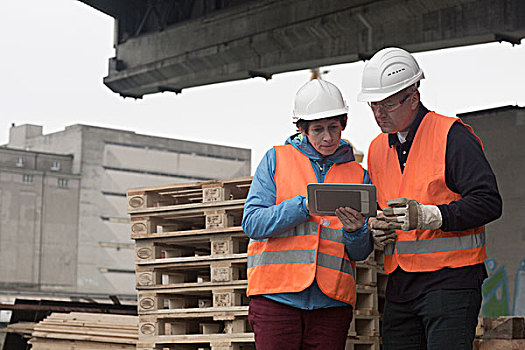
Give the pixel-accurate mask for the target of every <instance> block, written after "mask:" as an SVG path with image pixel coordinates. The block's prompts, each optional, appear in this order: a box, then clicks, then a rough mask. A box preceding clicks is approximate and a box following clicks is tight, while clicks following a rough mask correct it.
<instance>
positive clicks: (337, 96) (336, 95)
mask: <svg viewBox="0 0 525 350" xmlns="http://www.w3.org/2000/svg"><path fill="white" fill-rule="evenodd" d="M347 112H348V107H347V106H346V103H345V101H344V100H343V95H341V91H339V89H338V88H337V86H335V85H334V84H332V83H329V82H327V81H326V80H322V79H313V80H310V81H309V82H308V83H306V84H304V85H303V86H302V87H301V88H300V89H299V90H298V91H297V93H296V94H295V103H294V110H293V117H292V119H293V121H294V122H296V121H298V120H299V119H303V120H316V119H323V118H329V117H335V116H337V115H341V114H346V113H347Z"/></svg>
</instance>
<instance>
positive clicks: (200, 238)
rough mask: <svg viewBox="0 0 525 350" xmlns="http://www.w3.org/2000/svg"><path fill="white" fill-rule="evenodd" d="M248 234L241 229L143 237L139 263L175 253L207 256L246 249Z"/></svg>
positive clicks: (137, 246) (138, 248) (139, 242)
mask: <svg viewBox="0 0 525 350" xmlns="http://www.w3.org/2000/svg"><path fill="white" fill-rule="evenodd" d="M248 242H249V239H248V236H246V234H245V233H244V232H242V231H241V230H235V231H229V232H224V231H218V232H214V233H211V234H210V233H208V234H201V235H186V234H184V235H179V236H167V237H159V238H148V239H140V240H137V241H136V243H135V253H136V254H135V261H136V263H137V264H140V263H142V262H147V261H151V260H158V259H164V258H174V257H191V256H199V257H205V256H209V257H210V258H211V257H213V256H219V255H228V254H230V255H231V254H241V253H246V251H247V249H248Z"/></svg>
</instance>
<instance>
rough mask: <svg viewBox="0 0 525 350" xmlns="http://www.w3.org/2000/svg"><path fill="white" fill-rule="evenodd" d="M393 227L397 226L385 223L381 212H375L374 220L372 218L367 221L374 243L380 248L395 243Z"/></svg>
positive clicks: (395, 236)
mask: <svg viewBox="0 0 525 350" xmlns="http://www.w3.org/2000/svg"><path fill="white" fill-rule="evenodd" d="M393 226H397V224H392V223H387V222H386V221H385V217H384V215H383V212H381V211H378V212H377V216H376V217H375V218H374V217H372V218H370V219H368V227H369V228H370V233H371V234H372V238H373V239H374V243H375V244H376V245H377V246H378V247H381V248H384V247H385V246H386V245H387V244H390V243H394V242H395V241H396V238H397V234H396V232H395V231H394V228H393Z"/></svg>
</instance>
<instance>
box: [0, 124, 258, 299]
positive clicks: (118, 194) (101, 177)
mask: <svg viewBox="0 0 525 350" xmlns="http://www.w3.org/2000/svg"><path fill="white" fill-rule="evenodd" d="M8 147H10V148H12V149H13V150H10V151H8V150H4V151H2V149H1V148H0V176H1V179H0V181H1V182H0V185H1V188H0V194H1V195H2V197H1V198H2V202H1V204H2V212H1V213H2V227H1V231H0V232H1V234H2V236H1V237H2V240H1V242H0V262H2V264H0V277H2V278H0V287H1V282H3V281H4V278H3V277H4V276H6V275H5V274H4V272H3V271H4V270H3V269H7V270H9V271H10V269H12V268H13V265H12V264H11V265H9V264H7V261H5V259H7V257H9V256H12V254H14V252H12V251H10V252H8V253H9V254H6V255H4V250H1V249H9V246H8V245H7V244H8V243H9V242H7V241H5V240H4V235H6V234H9V239H11V240H18V241H20V240H21V239H22V238H21V237H22V236H20V234H21V233H24V234H28V231H30V230H34V229H36V228H34V227H33V226H31V227H30V225H36V226H35V227H37V226H38V225H40V223H39V221H38V220H37V219H38V218H37V217H33V216H35V215H36V216H38V215H42V214H39V212H38V211H37V212H35V214H34V215H33V214H31V215H33V216H31V217H29V211H25V210H24V208H25V207H24V205H26V204H24V203H25V202H24V203H22V204H20V205H18V207H20V208H21V209H20V215H25V216H24V220H25V219H27V221H24V220H22V219H21V220H18V221H17V219H16V218H17V216H12V215H10V214H9V215H8V212H9V211H10V210H11V209H10V206H11V205H13V206H14V205H15V204H16V203H18V202H16V201H22V200H24V201H29V200H31V201H36V202H39V201H40V198H42V200H45V201H46V202H45V203H44V204H45V207H44V208H43V213H44V214H46V215H50V214H49V213H53V215H54V216H53V218H54V221H53V222H54V223H55V224H56V225H55V226H50V229H48V230H47V231H45V233H47V235H48V236H49V237H48V239H50V240H51V241H50V242H55V243H56V244H59V245H60V246H65V247H66V248H64V252H65V253H67V254H66V255H67V256H68V259H62V258H59V257H58V256H57V257H55V256H53V255H50V256H44V257H47V258H49V259H51V258H53V259H55V260H53V261H51V262H50V263H51V264H50V265H49V271H47V270H45V271H44V272H45V273H47V275H46V276H48V275H49V276H48V277H46V278H50V279H52V278H55V279H60V278H62V279H68V280H67V281H65V282H63V283H61V284H59V283H58V282H57V283H56V285H55V286H53V288H51V287H49V288H48V287H46V286H45V285H44V284H43V283H41V285H38V286H35V289H36V290H43V291H52V290H54V291H61V292H72V293H84V294H101V293H104V294H112V295H121V296H126V295H128V296H129V295H135V273H134V272H135V271H134V267H135V245H134V242H133V241H132V240H131V239H130V224H129V216H128V215H127V212H126V211H127V202H126V190H127V189H129V188H135V187H144V186H156V185H166V184H174V183H181V182H195V181H203V180H211V179H226V178H234V177H241V176H249V175H250V162H251V151H250V150H249V149H243V148H236V147H227V146H220V145H214V144H208V143H200V142H191V141H184V140H175V139H168V138H163V137H154V136H148V135H140V134H136V133H134V132H131V131H124V130H117V129H108V128H100V127H93V126H87V125H72V126H68V127H66V129H65V130H63V131H59V132H56V133H52V134H42V127H41V126H36V125H21V126H16V127H12V128H11V130H10V140H9V144H8ZM15 149H16V150H15ZM6 152H8V153H9V152H11V153H13V152H15V153H16V154H26V153H27V154H29V155H32V154H33V153H35V154H39V156H38V159H39V161H40V162H43V161H44V157H43V156H41V155H40V153H39V152H52V153H54V154H58V155H56V157H66V160H67V162H65V161H63V162H62V163H61V164H63V166H65V165H67V167H66V168H65V169H67V170H68V171H69V173H68V174H69V175H67V176H66V175H63V176H62V175H61V176H62V177H66V178H70V179H71V180H70V181H69V183H70V190H73V189H76V192H75V193H76V197H75V198H76V200H75V198H71V199H68V200H67V201H66V200H63V199H62V197H60V196H59V194H60V193H58V192H60V189H58V190H56V191H55V192H57V193H56V194H55V192H49V193H50V194H49V196H51V197H49V198H48V197H45V196H44V197H42V195H39V194H38V193H37V194H35V195H31V196H29V195H30V194H26V192H27V190H24V191H22V190H20V194H19V195H18V196H17V197H15V196H11V199H10V200H11V202H6V201H5V199H6V198H7V197H6V193H11V192H12V191H13V189H12V188H11V187H13V188H14V186H17V188H18V187H21V186H24V185H23V184H18V183H19V182H22V177H21V175H20V176H18V175H16V176H17V179H18V180H20V181H18V180H17V181H15V179H12V177H13V176H15V175H6V174H7V173H5V171H4V170H3V168H2V164H1V160H2V154H4V153H5V154H7V153H6ZM11 153H9V154H11ZM60 154H69V155H68V156H64V155H60ZM6 157H7V156H6ZM10 157H11V158H13V157H15V156H14V155H11V156H10ZM32 157H33V158H34V156H32ZM15 158H16V157H15ZM15 158H13V159H15ZM46 159H47V158H46ZM15 160H16V159H15ZM15 160H13V162H12V163H13V164H15V163H16V162H15ZM28 161H29V160H28ZM46 164H47V163H46ZM46 166H47V165H46ZM49 166H52V164H50V165H49ZM10 169H11V170H10V173H9V174H11V173H19V172H21V170H20V169H17V168H16V167H15V166H13V167H11V168H10ZM13 169H14V170H13ZM27 171H30V172H32V173H35V177H34V181H35V182H36V181H39V182H38V184H35V187H38V188H39V186H40V185H39V184H40V182H41V177H42V176H43V175H41V172H38V169H37V170H27ZM37 174H38V177H37ZM46 174H47V175H46V176H47V178H50V176H51V175H53V176H54V177H56V176H57V174H56V171H55V172H54V173H49V172H48V173H46ZM75 174H76V175H75ZM6 176H10V178H9V179H5V177H6ZM47 181H51V180H49V179H48V180H47ZM53 181H55V182H56V181H57V180H56V179H55V180H53ZM54 186H55V187H56V183H55V185H54ZM26 187H27V186H26ZM35 191H36V190H35ZM17 193H18V192H17ZM46 193H47V192H46ZM28 196H29V197H28ZM9 203H11V204H9ZM13 215H14V214H13ZM17 215H18V214H17ZM6 216H9V218H6ZM33 219H34V220H35V223H34V224H32V220H33ZM68 220H72V223H71V225H69V226H67V227H66V226H63V225H62V224H61V223H62V222H64V221H68ZM4 221H5V222H7V223H8V224H9V225H11V226H12V227H15V226H16V225H19V226H20V225H26V226H20V227H19V228H18V229H17V230H12V229H11V230H9V231H4V228H5V227H7V226H4V225H5V224H4ZM15 221H16V222H15ZM12 222H13V223H12ZM17 223H18V224H17ZM13 225H14V226H13ZM61 225H62V226H61ZM11 226H9V227H11ZM16 227H18V226H16ZM53 227H54V228H56V230H57V231H56V232H55V231H53V230H54V228H53ZM66 233H67V235H66ZM46 237H47V236H46V234H44V238H46ZM45 242H46V241H44V243H43V244H45ZM20 244H21V243H20ZM35 245H36V248H34V246H35ZM38 246H39V243H38V242H35V243H34V244H33V243H31V244H29V245H27V251H26V253H27V254H28V257H31V256H32V255H38V249H37V248H38ZM12 247H13V246H12ZM17 247H18V246H17ZM17 249H18V248H17ZM33 249H36V251H35V252H33ZM57 249H59V248H57ZM65 253H64V254H65ZM2 259H4V260H2ZM28 261H29V259H28ZM33 265H34V266H33ZM33 265H31V266H33V267H31V266H29V265H28V266H26V269H31V268H32V269H33V270H34V269H38V264H36V263H35V264H33ZM64 269H70V270H71V271H69V270H67V271H65V270H64ZM23 271H25V270H23ZM13 273H15V274H16V272H13ZM24 273H25V272H24ZM27 273H29V272H27ZM9 276H11V275H9ZM11 277H12V278H14V277H13V276H11ZM13 281H16V279H13ZM66 282H67V283H66ZM38 288H42V289H38Z"/></svg>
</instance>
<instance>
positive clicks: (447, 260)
mask: <svg viewBox="0 0 525 350" xmlns="http://www.w3.org/2000/svg"><path fill="white" fill-rule="evenodd" d="M456 122H459V123H462V122H461V120H459V119H457V118H450V117H445V116H442V115H439V114H436V113H434V112H429V113H428V114H427V115H426V116H424V118H423V120H422V121H421V124H420V126H419V128H418V130H417V132H416V135H415V136H414V140H413V143H412V146H411V148H410V153H409V156H408V158H407V162H406V165H405V168H404V172H403V173H401V170H400V167H399V160H398V157H397V152H396V149H395V148H394V147H389V144H388V134H384V133H383V134H380V135H379V136H378V137H376V139H374V141H372V143H371V144H370V149H369V155H368V169H369V174H370V178H371V180H372V183H373V184H374V185H376V187H377V201H378V203H379V205H380V206H381V207H382V208H385V207H386V202H387V201H388V200H389V199H394V198H400V197H406V198H411V199H415V200H417V201H418V202H419V203H421V204H427V205H439V204H448V203H450V202H452V201H457V200H459V199H461V196H460V195H459V194H457V193H454V192H452V191H451V190H450V189H449V188H448V187H447V186H446V181H445V165H446V164H445V156H446V144H447V137H448V132H449V130H450V128H451V126H452V125H453V124H454V123H456ZM463 125H465V124H463ZM465 127H466V128H467V129H468V130H469V131H470V132H471V133H472V134H473V135H474V136H476V135H475V134H474V132H473V131H472V128H470V127H469V126H468V125H465ZM476 138H477V136H476ZM478 141H479V139H478ZM479 142H480V144H481V141H479ZM396 233H397V239H396V242H395V244H389V245H387V246H386V247H385V271H386V272H388V273H390V272H392V271H394V270H395V269H396V268H397V266H400V267H401V268H402V269H403V270H405V271H408V272H419V271H436V270H440V269H442V268H444V267H452V268H456V267H462V266H468V265H474V264H477V263H482V262H483V261H484V260H485V259H486V253H485V229H484V227H483V226H481V227H476V228H473V229H468V230H463V231H457V232H443V231H441V230H412V231H401V230H396ZM466 250H469V251H468V252H465V251H466Z"/></svg>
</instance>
